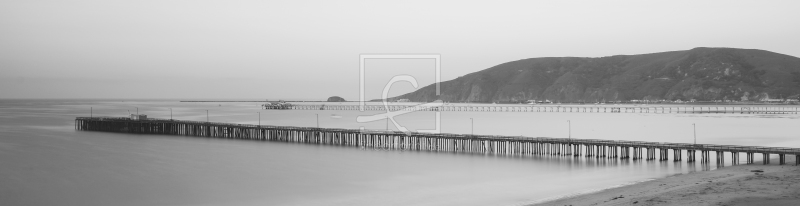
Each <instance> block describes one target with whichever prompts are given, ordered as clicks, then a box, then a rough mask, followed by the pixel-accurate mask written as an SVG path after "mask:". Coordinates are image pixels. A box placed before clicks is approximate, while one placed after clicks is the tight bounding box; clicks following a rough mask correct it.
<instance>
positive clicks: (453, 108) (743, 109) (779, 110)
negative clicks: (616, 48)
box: [262, 104, 800, 114]
mask: <svg viewBox="0 0 800 206" xmlns="http://www.w3.org/2000/svg"><path fill="white" fill-rule="evenodd" d="M363 107H364V108H363V109H362V108H361V106H360V105H270V104H265V105H262V108H263V109H277V110H287V109H289V110H357V111H360V110H364V111H386V110H387V109H388V110H389V111H401V110H416V111H441V112H567V113H568V112H581V113H660V114H672V113H676V114H678V113H701V114H702V113H720V114H798V113H800V109H799V107H768V106H767V107H765V106H735V107H731V106H685V107H661V106H640V107H632V106H572V105H569V106H539V105H534V106H484V105H482V106H463V105H445V106H439V107H414V106H407V105H389V106H383V105H364V106H363Z"/></svg>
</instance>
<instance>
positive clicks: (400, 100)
mask: <svg viewBox="0 0 800 206" xmlns="http://www.w3.org/2000/svg"><path fill="white" fill-rule="evenodd" d="M397 102H411V100H409V99H398V100H397Z"/></svg>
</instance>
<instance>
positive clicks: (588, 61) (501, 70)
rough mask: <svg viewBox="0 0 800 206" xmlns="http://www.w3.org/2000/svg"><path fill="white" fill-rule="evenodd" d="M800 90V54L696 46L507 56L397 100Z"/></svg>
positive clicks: (703, 95) (748, 94)
mask: <svg viewBox="0 0 800 206" xmlns="http://www.w3.org/2000/svg"><path fill="white" fill-rule="evenodd" d="M798 94H800V58H797V57H793V56H788V55H783V54H778V53H773V52H769V51H763V50H754V49H733V48H694V49H691V50H686V51H672V52H662V53H653V54H641V55H617V56H609V57H600V58H581V57H544V58H531V59H523V60H518V61H512V62H507V63H503V64H500V65H497V66H494V67H491V68H488V69H484V70H482V71H479V72H475V73H471V74H467V75H464V76H461V77H459V78H456V79H454V80H450V81H446V82H442V83H441V95H440V96H436V86H435V85H428V86H426V87H423V88H421V89H419V90H417V91H414V92H411V93H408V94H404V95H401V96H398V97H394V98H390V100H395V99H410V100H411V101H415V102H430V101H434V100H437V99H441V100H443V101H446V102H524V101H526V100H531V99H536V100H545V99H548V100H551V101H562V102H580V101H586V102H595V101H602V100H606V101H618V100H621V101H625V100H632V99H649V100H661V99H666V100H677V99H681V100H689V99H697V100H701V101H702V100H737V101H741V100H751V101H752V100H759V99H763V98H779V97H782V98H786V97H790V96H795V97H796V96H797V95H798Z"/></svg>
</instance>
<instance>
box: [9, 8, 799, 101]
mask: <svg viewBox="0 0 800 206" xmlns="http://www.w3.org/2000/svg"><path fill="white" fill-rule="evenodd" d="M798 2H800V1H796V0H794V1H731V0H722V1H697V0H694V1H597V0H593V1H482V2H471V1H470V2H468V1H296V0H295V1H239V0H224V1H198V0H186V1H171V0H155V1H150V0H136V1H116V0H0V98H191V99H210V98H234V99H236V98H241V99H245V98H246V99H267V98H269V99H278V98H283V99H325V98H327V97H329V96H332V95H339V96H342V97H344V98H345V99H348V100H356V99H358V97H359V96H358V95H359V89H358V88H359V54H373V53H411V54H420V53H422V54H440V55H441V69H442V80H450V79H453V78H456V77H458V76H462V75H465V74H468V73H471V72H475V71H479V70H482V69H485V68H488V67H491V66H494V65H497V64H500V63H503V62H507V61H513V60H518V59H524V58H531V57H548V56H581V57H601V56H609V55H616V54H641V53H652V52H661V51H674V50H687V49H691V48H694V47H700V46H705V47H735V48H750V49H763V50H769V51H773V52H778V53H783V54H788V55H792V56H800V38H798V37H800V26H798V25H800V12H798V11H797V9H798V8H800V3H798ZM432 62H433V61H425V60H418V61H389V60H374V61H371V63H368V64H369V65H370V66H372V67H368V68H369V74H370V75H368V76H367V83H366V84H367V86H368V87H370V88H371V89H370V90H368V91H369V92H368V93H369V94H367V96H368V98H378V97H379V96H380V91H381V90H382V89H383V84H385V82H386V81H388V79H389V78H391V76H393V75H397V74H412V75H414V76H420V77H421V76H425V77H421V78H420V79H421V80H420V84H421V86H423V85H427V84H430V83H432V81H433V78H432V77H429V76H431V75H432V74H433V72H432V68H433V63H432ZM412 67H413V68H412ZM412 89H413V88H412V87H411V86H409V85H408V84H405V85H400V84H398V86H397V87H396V89H395V90H392V93H393V94H400V93H404V92H408V91H411V90H412Z"/></svg>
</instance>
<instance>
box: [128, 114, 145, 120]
mask: <svg viewBox="0 0 800 206" xmlns="http://www.w3.org/2000/svg"><path fill="white" fill-rule="evenodd" d="M131 120H137V121H140V120H147V115H144V114H131Z"/></svg>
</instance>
